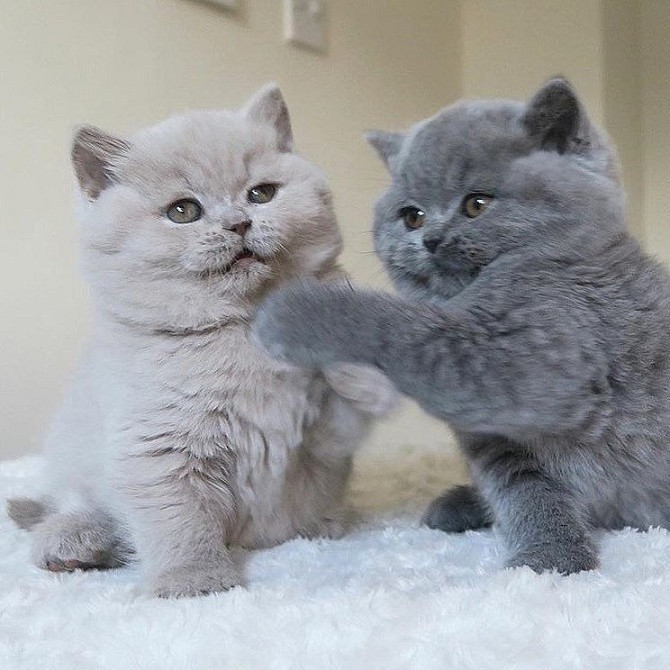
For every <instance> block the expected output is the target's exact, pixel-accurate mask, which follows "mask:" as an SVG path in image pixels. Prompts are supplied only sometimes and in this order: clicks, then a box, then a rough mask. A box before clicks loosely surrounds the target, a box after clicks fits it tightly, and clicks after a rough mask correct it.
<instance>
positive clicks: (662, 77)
mask: <svg viewBox="0 0 670 670" xmlns="http://www.w3.org/2000/svg"><path fill="white" fill-rule="evenodd" d="M640 32H641V35H642V39H641V44H642V109H643V125H644V157H643V163H644V183H645V200H644V204H645V236H646V246H647V249H648V250H649V251H650V252H651V253H653V254H654V255H656V256H658V258H660V259H661V260H662V261H663V262H665V263H666V264H668V263H670V214H669V208H668V203H669V202H670V2H668V1H667V0H643V2H642V18H641V31H640Z"/></svg>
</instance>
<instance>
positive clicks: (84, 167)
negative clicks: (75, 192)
mask: <svg viewBox="0 0 670 670" xmlns="http://www.w3.org/2000/svg"><path fill="white" fill-rule="evenodd" d="M129 149H130V144H129V143H128V142H126V141H125V140H122V139H119V138H118V137H113V136H112V135H108V134H107V133H105V132H103V131H102V130H100V129H99V128H95V127H94V126H82V127H81V128H79V129H78V130H77V132H76V133H75V135H74V139H73V141H72V164H73V165H74V171H75V174H76V175H77V180H78V181H79V186H80V188H81V190H82V191H83V192H84V193H86V195H87V196H88V197H89V198H91V200H95V199H96V198H97V197H98V196H99V195H100V194H101V193H102V192H103V191H104V190H105V189H106V188H107V187H108V186H109V185H110V184H111V183H113V182H114V165H115V164H116V163H118V160H119V158H121V157H122V156H123V155H125V154H126V153H127V152H128V150H129Z"/></svg>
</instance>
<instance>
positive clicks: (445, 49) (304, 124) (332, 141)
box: [0, 0, 460, 458]
mask: <svg viewBox="0 0 670 670" xmlns="http://www.w3.org/2000/svg"><path fill="white" fill-rule="evenodd" d="M240 4H241V11H240V12H238V13H234V14H231V13H226V12H222V11H220V10H216V9H213V8H212V7H210V6H207V5H205V4H201V3H198V2H192V1H189V0H114V1H113V2H103V1H102V0H58V2H55V1H49V2H45V1H44V0H21V2H16V0H0V16H1V17H2V28H3V30H2V34H3V36H2V40H0V63H2V66H0V91H1V95H2V100H1V102H0V128H1V129H2V132H1V133H0V157H1V158H0V203H1V204H2V207H1V208H0V240H1V241H2V242H1V244H0V254H1V257H0V282H1V283H2V286H3V289H2V293H1V294H0V295H1V296H2V298H1V304H0V315H1V316H0V318H1V319H2V328H0V380H1V382H0V383H1V384H2V398H1V399H2V402H0V458H1V457H10V456H13V455H18V454H20V453H24V452H26V451H28V450H33V449H36V448H37V447H38V445H39V438H40V435H41V433H42V432H43V429H44V426H45V423H46V420H47V417H48V415H49V413H50V412H51V411H52V409H53V408H54V406H55V405H56V403H57V399H58V396H59V392H60V388H61V386H62V383H63V381H64V379H65V378H66V377H67V375H68V373H69V371H70V370H71V369H72V367H73V365H74V361H75V357H76V352H77V350H78V348H79V346H80V344H81V342H82V339H83V338H84V336H85V334H86V332H87V331H88V327H89V321H88V308H87V305H88V301H87V296H86V292H85V289H84V287H83V286H82V283H81V281H80V280H79V276H78V272H77V267H76V228H75V224H74V221H73V217H72V210H73V207H72V192H73V189H72V178H71V174H70V167H69V164H68V157H67V154H68V148H69V147H68V145H69V139H70V134H71V131H72V128H73V127H74V125H75V124H77V123H80V122H83V121H86V122H92V123H95V124H98V125H100V126H102V127H104V128H107V129H109V130H113V131H117V132H127V131H131V130H132V129H135V128H137V127H140V126H142V125H145V124H148V123H152V122H154V121H156V120H158V119H160V118H162V117H164V116H166V115H169V114H172V113H174V112H177V111H179V110H183V109H187V108H193V107H195V108H199V107H225V106H234V105H238V104H239V103H241V102H242V101H243V100H244V99H245V98H246V96H248V95H249V94H250V93H251V92H252V91H254V89H256V88H257V87H258V86H260V85H261V84H262V83H264V82H266V81H268V80H277V81H278V82H279V83H280V84H281V86H282V88H283V90H284V93H285V95H286V98H287V100H288V102H289V105H290V107H291V109H292V112H293V119H294V126H295V131H296V135H297V140H298V144H299V146H300V148H301V150H302V152H303V153H304V154H306V155H307V156H308V157H310V158H312V159H314V160H315V161H316V162H318V163H319V164H321V165H322V166H323V167H324V168H325V170H326V172H327V173H328V174H329V176H330V178H331V179H332V182H333V187H334V190H335V195H336V206H337V209H338V212H339V215H340V219H341V222H342V226H343V228H344V231H345V237H346V249H347V252H346V254H345V261H346V265H347V267H348V268H349V269H350V270H351V271H352V272H353V273H354V275H355V276H356V277H357V278H358V279H360V280H362V281H367V282H370V281H378V282H379V281H382V279H381V277H382V274H381V272H380V271H379V267H378V265H377V263H376V261H375V260H374V258H373V256H372V255H371V254H370V250H371V239H370V235H369V233H368V231H369V229H370V207H371V203H372V201H373V199H374V197H375V195H376V194H377V193H378V192H379V191H380V189H381V188H382V187H383V185H384V183H385V175H384V172H383V170H382V168H381V166H380V165H379V163H378V162H377V160H376V159H375V158H374V157H373V154H372V152H371V151H370V150H369V149H368V148H367V147H366V146H365V144H364V142H363V141H362V139H361V133H362V132H363V131H364V130H365V129H368V128H371V127H377V126H381V127H387V128H396V127H403V126H405V125H407V124H409V123H410V122H412V121H414V120H416V119H418V118H420V117H423V116H426V115H428V114H431V113H433V112H434V111H435V110H437V109H438V108H439V107H441V106H442V105H443V104H445V103H447V102H449V101H450V100H453V99H454V98H456V97H458V95H459V92H460V90H459V41H458V39H459V37H458V36H459V30H458V9H459V8H458V3H454V2H444V1H443V0H421V1H420V2H411V3H410V2H405V1H404V0H365V2H361V1H360V0H336V1H332V2H331V3H330V49H329V52H328V54H327V55H320V54H314V53H310V52H308V51H303V50H299V49H296V48H292V47H289V46H287V45H285V44H284V43H283V42H282V38H281V35H282V26H281V3H280V2H278V0H242V2H241V3H240ZM431 426H434V424H431V423H430V422H429V421H427V420H424V419H423V418H421V417H419V416H418V414H417V412H416V411H415V412H409V413H406V414H403V415H402V416H401V417H399V418H397V419H396V420H395V422H394V423H392V424H391V425H390V426H387V427H386V428H385V429H382V430H381V432H380V433H379V434H378V436H377V438H376V441H377V442H378V443H381V444H384V443H386V442H396V443H397V442H401V441H403V440H404V439H406V438H407V439H409V438H410V437H411V438H413V439H414V441H416V440H422V441H426V442H433V441H435V440H439V439H445V437H444V436H445V432H444V431H443V430H442V429H441V427H440V428H437V429H436V428H434V427H433V428H431Z"/></svg>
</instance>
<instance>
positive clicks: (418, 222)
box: [400, 207, 426, 230]
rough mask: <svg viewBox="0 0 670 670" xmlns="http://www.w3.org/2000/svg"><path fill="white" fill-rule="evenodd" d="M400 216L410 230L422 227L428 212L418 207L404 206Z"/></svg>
mask: <svg viewBox="0 0 670 670" xmlns="http://www.w3.org/2000/svg"><path fill="white" fill-rule="evenodd" d="M400 216H401V217H402V220H403V221H404V222H405V226H407V228H409V229H410V230H416V229H417V228H421V226H423V224H424V222H425V220H426V213H425V212H424V211H423V210H421V209H419V208H418V207H403V208H402V209H401V210H400Z"/></svg>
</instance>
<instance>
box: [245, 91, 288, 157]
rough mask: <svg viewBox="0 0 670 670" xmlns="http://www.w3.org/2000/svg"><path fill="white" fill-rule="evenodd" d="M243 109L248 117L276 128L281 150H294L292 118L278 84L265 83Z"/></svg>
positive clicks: (278, 144) (278, 145)
mask: <svg viewBox="0 0 670 670" xmlns="http://www.w3.org/2000/svg"><path fill="white" fill-rule="evenodd" d="M242 111H243V113H244V114H245V115H246V117H247V118H248V119H251V120H252V121H256V122H257V123H262V124H265V125H268V126H271V127H272V128H274V129H275V132H276V133H277V149H278V150H279V151H284V152H289V151H293V131H292V130H291V119H290V117H289V114H288V107H287V106H286V103H285V102H284V97H283V96H282V94H281V91H280V90H279V86H277V84H267V85H265V86H264V87H263V88H262V89H261V90H260V91H258V93H256V95H254V96H253V97H252V98H251V100H249V101H248V102H247V104H246V105H245V106H244V107H243V110H242Z"/></svg>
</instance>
